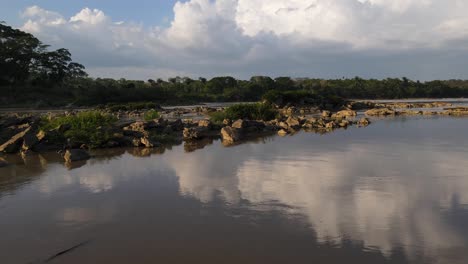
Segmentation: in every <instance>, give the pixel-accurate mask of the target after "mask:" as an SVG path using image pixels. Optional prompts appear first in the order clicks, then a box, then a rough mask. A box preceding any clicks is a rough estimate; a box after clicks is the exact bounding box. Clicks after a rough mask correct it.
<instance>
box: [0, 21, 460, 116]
mask: <svg viewBox="0 0 468 264" xmlns="http://www.w3.org/2000/svg"><path fill="white" fill-rule="evenodd" d="M155 80H156V81H155ZM0 89H1V93H0V105H2V106H33V107H34V106H35V107H39V106H44V107H47V106H63V105H67V104H74V105H88V106H89V105H97V104H107V103H126V102H141V101H153V102H158V103H161V104H178V103H184V104H185V103H197V102H209V101H258V100H261V99H264V98H267V99H272V100H273V99H279V98H280V97H281V98H282V99H285V100H293V101H301V100H303V99H304V98H306V97H309V98H310V97H311V98H321V97H326V98H348V99H399V98H442V97H467V96H468V81H465V80H445V81H442V80H436V81H429V82H420V81H413V80H410V79H408V78H387V79H383V80H377V79H362V78H359V77H355V78H348V79H345V78H343V79H334V80H325V79H312V78H300V79H299V78H296V79H295V78H291V77H278V78H275V79H273V78H270V77H267V76H254V77H252V78H250V79H249V80H239V79H236V78H234V77H230V76H221V77H215V78H212V79H206V78H202V77H200V78H197V79H192V78H189V77H179V76H177V77H174V78H169V79H168V80H167V81H165V80H163V79H161V78H157V77H156V76H155V78H152V79H149V80H148V81H134V80H125V79H119V80H114V79H101V78H97V79H93V78H88V77H87V74H86V72H85V68H84V66H83V65H81V64H79V63H76V62H73V61H72V59H71V54H70V52H69V51H68V50H67V49H64V48H61V49H58V50H53V51H50V50H49V46H47V45H45V44H43V43H42V42H41V41H40V40H38V39H37V38H36V37H34V36H33V35H32V34H29V33H26V32H23V31H21V30H18V29H14V28H12V27H10V26H8V25H6V24H4V23H0Z"/></svg>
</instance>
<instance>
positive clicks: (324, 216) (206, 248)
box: [0, 116, 468, 264]
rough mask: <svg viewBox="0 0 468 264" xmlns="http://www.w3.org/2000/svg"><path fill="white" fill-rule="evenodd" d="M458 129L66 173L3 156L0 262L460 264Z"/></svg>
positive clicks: (467, 150)
mask: <svg viewBox="0 0 468 264" xmlns="http://www.w3.org/2000/svg"><path fill="white" fill-rule="evenodd" d="M466 131H468V118H452V117H437V116H435V117H421V116H419V117H396V118H393V119H384V120H380V121H378V122H374V123H373V124H372V125H371V126H369V127H367V128H350V129H347V130H338V131H336V132H334V133H330V134H326V135H318V134H312V133H305V132H301V133H299V134H296V135H294V136H287V137H284V138H281V137H277V136H274V137H269V138H265V139H263V140H257V141H253V142H248V143H245V144H242V145H238V146H234V147H224V146H223V145H222V144H221V142H219V141H213V142H209V141H208V142H205V143H207V144H208V145H206V146H203V145H199V146H184V145H180V146H175V147H172V148H171V149H166V150H164V151H163V150H137V149H127V150H123V149H122V150H107V151H99V152H96V153H94V154H95V155H96V157H95V158H93V159H91V160H89V161H87V162H83V163H78V164H75V165H74V166H73V167H67V166H65V165H64V164H63V162H62V160H61V159H60V157H58V156H57V155H55V154H43V155H35V156H29V157H27V158H25V159H22V158H21V157H20V156H9V157H7V159H8V160H9V161H10V162H11V163H13V164H12V165H11V166H9V167H6V168H1V169H0V263H2V264H3V263H4V264H10V263H11V264H16V263H18V264H22V263H116V264H120V263H143V264H146V263H361V264H362V263H364V264H367V263H369V264H370V263H372V264H375V263H454V264H457V263H460V264H461V263H468V140H467V136H466V135H467V134H466ZM196 148H200V149H196ZM195 149H196V150H195ZM68 249H71V250H68ZM67 250H68V251H67Z"/></svg>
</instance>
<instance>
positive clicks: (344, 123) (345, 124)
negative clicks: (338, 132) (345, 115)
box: [338, 120, 350, 128]
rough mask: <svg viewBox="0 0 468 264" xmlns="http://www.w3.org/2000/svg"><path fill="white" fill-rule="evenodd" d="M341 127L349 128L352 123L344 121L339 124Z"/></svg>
mask: <svg viewBox="0 0 468 264" xmlns="http://www.w3.org/2000/svg"><path fill="white" fill-rule="evenodd" d="M338 125H339V126H340V127H344V128H346V127H348V126H349V125H350V122H349V121H348V120H342V121H341V122H340V123H339V124H338Z"/></svg>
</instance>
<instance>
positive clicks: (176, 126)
mask: <svg viewBox="0 0 468 264" xmlns="http://www.w3.org/2000/svg"><path fill="white" fill-rule="evenodd" d="M169 126H170V127H171V129H172V131H182V130H184V123H183V122H182V120H181V119H177V120H175V121H173V122H169Z"/></svg>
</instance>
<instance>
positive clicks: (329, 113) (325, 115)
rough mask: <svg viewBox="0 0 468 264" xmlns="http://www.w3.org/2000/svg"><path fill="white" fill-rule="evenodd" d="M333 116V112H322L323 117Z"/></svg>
mask: <svg viewBox="0 0 468 264" xmlns="http://www.w3.org/2000/svg"><path fill="white" fill-rule="evenodd" d="M330 116H331V112H330V111H323V112H322V117H330Z"/></svg>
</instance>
